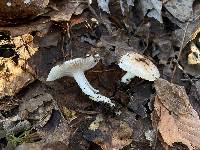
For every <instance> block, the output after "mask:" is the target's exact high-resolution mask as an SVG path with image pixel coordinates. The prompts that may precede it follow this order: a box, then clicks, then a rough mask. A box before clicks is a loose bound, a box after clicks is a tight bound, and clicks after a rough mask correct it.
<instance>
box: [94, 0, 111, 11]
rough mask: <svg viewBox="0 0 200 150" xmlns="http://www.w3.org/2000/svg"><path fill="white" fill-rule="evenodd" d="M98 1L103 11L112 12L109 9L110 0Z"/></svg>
mask: <svg viewBox="0 0 200 150" xmlns="http://www.w3.org/2000/svg"><path fill="white" fill-rule="evenodd" d="M97 2H98V5H99V7H100V8H101V9H102V10H103V11H105V12H107V13H110V10H109V7H108V4H109V2H110V0H97Z"/></svg>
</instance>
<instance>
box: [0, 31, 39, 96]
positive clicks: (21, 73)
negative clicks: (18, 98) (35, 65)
mask: <svg viewBox="0 0 200 150" xmlns="http://www.w3.org/2000/svg"><path fill="white" fill-rule="evenodd" d="M7 45H8V46H9V45H12V46H13V52H12V53H13V54H12V55H10V56H9V55H8V56H9V57H7V56H6V57H7V58H5V56H4V55H6V54H4V55H2V56H1V57H0V66H1V67H0V76H1V79H0V98H2V97H4V96H13V95H15V94H16V93H17V92H19V91H20V89H22V88H23V87H24V86H26V85H28V84H29V83H31V82H33V81H34V76H33V74H34V71H33V70H32V68H30V67H29V66H28V65H27V63H26V60H27V59H29V58H30V57H31V56H32V55H34V53H35V52H36V51H37V48H35V47H34V46H33V37H32V36H31V35H30V34H25V35H22V36H19V37H15V38H13V39H11V41H9V43H8V44H7ZM1 51H2V53H4V51H6V50H4V49H1Z"/></svg>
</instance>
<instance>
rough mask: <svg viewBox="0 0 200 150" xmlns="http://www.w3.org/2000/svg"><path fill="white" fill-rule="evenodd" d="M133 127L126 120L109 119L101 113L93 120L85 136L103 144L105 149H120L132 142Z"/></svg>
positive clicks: (102, 146)
mask: <svg viewBox="0 0 200 150" xmlns="http://www.w3.org/2000/svg"><path fill="white" fill-rule="evenodd" d="M131 135H132V129H131V128H130V127H129V125H128V124H127V123H125V122H122V121H119V120H115V119H107V120H104V119H103V117H102V116H101V115H99V116H97V117H96V120H95V121H94V122H92V124H91V125H90V127H89V130H88V131H87V132H86V133H85V138H86V139H87V140H89V141H93V142H94V143H96V144H98V145H100V146H101V148H102V149H103V150H119V149H122V148H123V147H124V146H126V145H129V144H130V143H131V142H132V139H131Z"/></svg>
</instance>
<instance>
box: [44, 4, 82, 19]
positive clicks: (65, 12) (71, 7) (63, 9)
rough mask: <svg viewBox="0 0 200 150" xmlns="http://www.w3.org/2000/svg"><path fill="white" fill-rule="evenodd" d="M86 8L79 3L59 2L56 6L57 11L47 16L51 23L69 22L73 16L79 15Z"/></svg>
mask: <svg viewBox="0 0 200 150" xmlns="http://www.w3.org/2000/svg"><path fill="white" fill-rule="evenodd" d="M85 8H86V5H83V4H80V3H73V2H72V3H70V2H68V1H61V2H60V3H57V4H56V9H57V11H53V12H50V13H49V14H47V15H49V16H50V17H51V20H53V21H69V20H70V18H71V16H72V15H73V14H75V15H79V14H81V13H82V12H83V10H84V9H85Z"/></svg>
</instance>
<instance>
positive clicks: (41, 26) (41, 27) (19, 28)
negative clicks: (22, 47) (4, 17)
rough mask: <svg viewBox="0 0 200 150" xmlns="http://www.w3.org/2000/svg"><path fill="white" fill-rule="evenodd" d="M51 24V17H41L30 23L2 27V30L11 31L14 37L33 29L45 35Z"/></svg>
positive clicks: (0, 28)
mask: <svg viewBox="0 0 200 150" xmlns="http://www.w3.org/2000/svg"><path fill="white" fill-rule="evenodd" d="M51 24H52V23H51V22H50V19H49V18H41V19H38V20H37V21H35V22H29V23H28V24H22V25H15V26H13V27H9V26H8V27H7V26H6V27H0V31H3V32H9V33H10V35H11V36H12V37H16V36H20V35H23V34H27V33H31V32H33V31H36V32H37V35H40V36H43V35H45V34H46V33H47V31H48V30H49V27H50V26H51Z"/></svg>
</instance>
